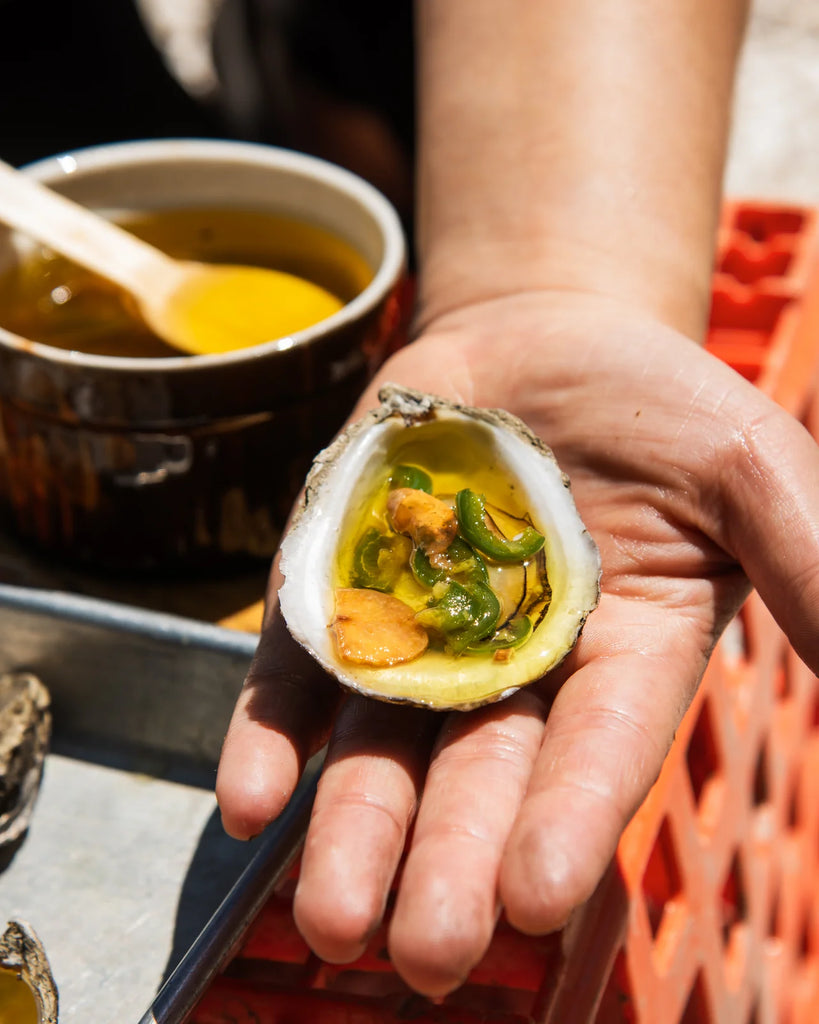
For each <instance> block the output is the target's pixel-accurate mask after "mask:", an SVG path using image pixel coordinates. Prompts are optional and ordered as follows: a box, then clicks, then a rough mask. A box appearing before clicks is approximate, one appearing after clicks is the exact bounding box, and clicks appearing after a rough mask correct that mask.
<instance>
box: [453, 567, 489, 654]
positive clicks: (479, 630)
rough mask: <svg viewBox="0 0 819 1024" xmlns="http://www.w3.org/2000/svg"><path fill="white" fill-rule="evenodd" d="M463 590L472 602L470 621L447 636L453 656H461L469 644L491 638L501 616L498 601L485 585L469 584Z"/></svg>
mask: <svg viewBox="0 0 819 1024" xmlns="http://www.w3.org/2000/svg"><path fill="white" fill-rule="evenodd" d="M464 589H465V590H466V591H467V593H468V594H469V596H470V598H471V601H472V620H471V622H470V623H469V624H468V625H466V626H464V627H463V628H461V629H455V630H453V631H451V632H450V633H448V634H447V636H446V644H447V647H448V648H449V649H450V650H451V651H452V652H453V654H462V653H463V652H464V651H465V650H466V649H467V648H468V647H469V645H470V644H473V643H475V642H476V641H478V640H483V639H485V638H486V637H488V636H491V635H492V633H494V632H495V629H496V627H497V625H498V619H499V618H500V616H501V605H500V601H499V600H498V598H497V596H496V595H495V593H494V591H492V590H491V589H490V588H489V587H488V586H487V585H486V584H485V583H470V584H469V585H468V586H466V587H464Z"/></svg>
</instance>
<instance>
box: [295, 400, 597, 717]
mask: <svg viewBox="0 0 819 1024" xmlns="http://www.w3.org/2000/svg"><path fill="white" fill-rule="evenodd" d="M448 427H451V429H452V430H457V432H458V436H459V438H463V437H464V432H466V436H468V439H469V447H470V449H471V452H472V454H473V456H474V458H475V459H476V460H477V462H479V463H483V464H484V465H492V464H498V463H499V464H501V465H502V466H503V468H504V473H505V474H506V475H507V476H509V477H511V478H512V479H514V480H515V481H516V483H517V487H518V488H519V490H520V491H521V492H522V493H523V495H524V499H523V501H524V504H525V506H526V508H527V509H528V510H529V512H530V514H531V515H532V518H533V520H534V523H535V526H536V527H537V528H538V529H539V530H540V531H541V532H542V533H544V535H545V536H546V538H547V539H546V557H547V567H548V573H549V582H550V585H551V587H552V602H551V605H550V607H549V611H548V612H547V614H546V617H545V618H544V620H543V621H542V622H541V624H540V625H539V627H538V628H537V630H536V631H535V633H534V634H533V636H532V637H531V638H530V640H529V641H528V642H527V643H526V644H525V645H524V646H523V647H521V648H520V649H519V650H517V651H515V652H514V655H513V657H512V658H511V659H510V660H509V661H507V662H497V661H494V660H493V659H492V658H491V657H487V656H481V657H475V656H469V655H462V656H460V657H457V658H455V657H452V656H450V655H447V654H444V653H443V652H438V651H432V650H429V651H427V652H426V653H425V654H424V655H422V656H421V657H420V658H417V659H416V660H415V661H412V662H409V663H406V664H402V665H395V666H391V667H388V668H372V667H368V666H359V665H353V664H349V663H347V662H344V661H342V660H340V659H339V657H338V655H337V653H336V649H335V643H334V639H333V633H332V630H331V629H330V628H329V625H330V622H331V621H332V618H333V600H334V598H333V586H334V582H333V572H334V565H335V563H336V558H337V552H338V548H339V544H340V542H341V541H342V537H343V535H344V532H345V524H347V523H349V522H351V521H355V520H357V519H358V518H359V516H360V514H361V511H362V510H363V508H364V507H366V505H367V504H368V503H369V501H370V498H371V495H372V494H373V493H374V492H375V491H376V490H377V489H378V487H379V486H380V485H381V483H382V482H383V480H384V477H385V474H386V473H388V472H389V469H390V467H392V466H393V465H395V464H396V462H400V461H401V457H400V449H401V448H402V447H404V446H405V445H406V443H407V442H408V441H409V442H412V443H413V444H415V443H416V442H417V441H419V440H421V441H424V440H425V439H428V442H429V446H430V452H431V457H432V458H434V459H436V460H440V459H441V458H444V459H446V457H447V456H446V450H447V443H446V438H447V429H448ZM459 447H460V449H463V447H464V445H463V442H462V441H460V440H459ZM333 454H334V455H335V454H336V453H333ZM318 461H322V456H319V460H318ZM281 569H282V572H283V574H284V576H285V583H284V585H283V587H282V589H281V591H280V601H281V608H282V613H283V615H284V617H285V620H286V622H287V625H288V628H289V629H290V632H291V633H292V634H293V636H295V637H296V639H297V640H298V641H299V642H300V643H301V644H302V645H304V646H305V647H306V648H307V649H308V650H309V651H310V652H311V653H312V654H313V656H314V657H315V658H316V659H317V660H318V661H319V662H320V663H321V664H322V665H323V666H324V667H325V668H326V669H327V670H328V671H329V672H331V673H332V674H333V675H335V676H336V677H337V678H338V679H339V681H340V682H342V683H343V684H345V685H347V686H350V687H352V688H354V689H356V690H358V691H360V692H363V693H366V694H369V695H372V696H376V697H381V698H385V699H390V700H404V701H408V702H411V703H414V704H422V705H427V706H430V707H438V708H453V707H463V708H465V707H469V706H473V705H475V704H480V703H485V702H487V701H489V700H496V699H499V698H501V697H503V696H505V695H507V694H508V693H510V692H511V691H513V690H515V689H517V688H519V687H520V686H522V685H524V684H526V683H528V682H531V681H532V680H534V679H536V678H539V677H540V676H541V675H543V674H544V673H545V672H547V671H548V670H549V669H550V668H553V667H554V666H555V665H556V664H557V663H558V662H560V661H561V660H562V659H563V657H564V656H565V655H566V653H568V651H569V650H570V649H571V648H572V646H573V645H574V642H575V639H576V637H577V634H578V632H579V630H580V628H581V627H582V624H583V622H584V621H585V619H586V616H587V615H588V613H589V612H590V611H591V610H592V609H593V608H594V606H595V605H596V603H597V598H598V593H599V576H600V562H599V555H598V552H597V548H596V546H595V544H594V542H593V541H592V540H591V538H590V537H589V535H588V533H587V532H586V530H585V528H584V526H583V524H582V522H581V520H580V518H579V516H578V514H577V510H576V508H575V504H574V500H573V498H572V495H571V492H570V491H569V489H568V486H567V484H566V482H565V478H564V476H563V474H562V472H561V470H560V469H559V467H558V466H557V464H556V462H555V461H554V459H553V458H551V457H550V455H548V454H546V453H544V452H542V451H540V450H539V449H537V448H536V447H534V446H533V445H532V444H531V442H530V441H529V440H528V439H527V438H526V436H525V435H519V434H517V433H516V432H515V431H514V430H512V429H510V428H508V427H506V426H505V425H496V424H494V423H492V424H490V423H487V422H484V421H482V420H480V419H476V418H473V417H470V416H468V415H465V414H463V413H459V412H458V411H456V410H452V411H449V410H446V409H444V410H440V409H438V410H436V418H435V420H434V421H433V422H432V423H428V422H422V423H419V424H417V425H412V426H406V425H405V422H404V421H403V419H401V418H400V417H399V416H392V417H390V418H389V419H387V420H385V421H383V422H381V423H377V424H375V425H373V426H369V427H367V428H366V429H364V430H362V431H360V432H358V433H356V434H354V435H353V436H352V437H351V438H350V440H349V443H348V444H347V445H346V446H345V447H344V448H343V450H342V452H341V453H340V454H338V455H336V457H335V458H334V459H333V460H332V461H330V462H325V463H324V472H323V475H322V477H321V479H320V482H319V483H318V484H317V486H316V488H315V490H313V491H312V492H311V493H310V495H309V502H308V505H307V507H306V508H305V509H304V511H303V513H302V515H301V516H300V518H299V519H298V520H297V522H296V523H295V525H294V527H293V528H292V529H291V531H290V532H289V534H288V535H287V536H286V538H285V540H284V542H283V545H282V560H281Z"/></svg>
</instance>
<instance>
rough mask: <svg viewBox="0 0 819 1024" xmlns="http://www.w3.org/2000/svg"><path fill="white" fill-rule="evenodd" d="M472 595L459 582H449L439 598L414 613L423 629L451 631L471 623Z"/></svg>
mask: <svg viewBox="0 0 819 1024" xmlns="http://www.w3.org/2000/svg"><path fill="white" fill-rule="evenodd" d="M473 606H474V601H473V599H472V595H471V594H470V593H469V591H468V590H467V589H466V587H462V586H461V584H460V583H454V582H451V583H449V584H448V585H447V586H446V589H445V591H444V594H443V596H442V597H441V598H440V600H438V601H436V602H435V603H434V604H431V605H430V606H429V607H428V608H422V609H421V611H420V612H417V613H416V615H415V618H416V621H418V622H419V623H420V624H421V625H422V626H423V627H424V629H435V630H437V631H438V632H439V633H451V632H452V631H453V630H457V629H461V628H462V627H464V626H467V625H471V624H472V621H473V618H474V615H475V609H474V607H473Z"/></svg>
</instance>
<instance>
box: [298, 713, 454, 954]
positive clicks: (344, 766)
mask: <svg viewBox="0 0 819 1024" xmlns="http://www.w3.org/2000/svg"><path fill="white" fill-rule="evenodd" d="M441 721H442V716H441V715H440V714H435V713H432V712H429V711H422V710H419V709H417V708H405V707H397V706H395V705H388V704H384V703H382V702H379V701H373V700H369V699H366V698H362V697H351V698H350V699H349V700H348V701H347V702H346V703H345V705H344V707H343V708H342V709H341V711H340V713H339V717H338V720H337V722H336V727H335V729H334V732H333V738H332V740H331V743H330V747H329V750H328V753H327V760H326V762H325V767H324V771H323V773H322V777H321V781H320V783H319V787H318V792H317V794H316V801H315V805H314V808H313V815H312V819H311V822H310V828H309V830H308V835H307V840H306V843H305V846H304V852H303V855H302V862H301V868H300V871H299V882H298V886H297V888H296V893H295V897H294V903H293V913H294V916H295V920H296V923H297V925H298V927H299V929H300V931H301V933H302V935H303V936H304V937H305V939H306V941H307V942H308V944H309V945H310V946H311V948H312V949H313V950H314V951H315V952H316V953H317V954H318V955H319V956H320V957H321V958H322V959H324V960H327V961H329V962H331V963H345V962H348V961H350V960H354V959H355V958H356V957H358V956H360V955H361V953H362V952H363V949H364V946H365V945H366V943H367V940H368V938H369V937H370V935H371V934H372V933H373V931H374V930H375V929H376V928H377V927H378V925H379V924H380V923H381V919H382V916H383V914H384V908H385V906H386V901H387V896H388V894H389V891H390V886H391V884H392V881H393V877H394V875H395V871H396V868H397V866H398V863H399V860H400V858H401V854H402V852H403V849H404V844H405V841H406V836H407V832H408V829H409V827H410V824H411V822H412V819H413V817H414V814H415V809H416V805H417V802H418V795H419V793H420V790H421V787H422V785H423V779H424V773H425V771H426V766H427V764H428V761H429V755H430V751H431V748H432V744H433V742H434V738H435V735H436V733H437V731H438V729H439V728H440V723H441Z"/></svg>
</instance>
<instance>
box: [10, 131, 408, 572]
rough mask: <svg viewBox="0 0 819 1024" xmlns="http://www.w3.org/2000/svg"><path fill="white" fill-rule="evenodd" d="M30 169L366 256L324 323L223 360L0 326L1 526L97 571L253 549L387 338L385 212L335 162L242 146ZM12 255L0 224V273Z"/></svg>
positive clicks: (97, 196) (390, 309) (272, 533)
mask: <svg viewBox="0 0 819 1024" xmlns="http://www.w3.org/2000/svg"><path fill="white" fill-rule="evenodd" d="M27 171H28V173H30V174H32V175H33V176H35V177H36V178H39V179H40V180H41V181H44V182H46V183H47V184H49V185H50V186H52V187H53V188H55V189H57V190H59V191H61V192H64V193H65V194H66V195H68V196H70V197H71V198H73V199H75V200H77V201H79V202H82V203H84V204H86V205H89V206H93V207H96V208H100V209H101V210H110V209H112V208H115V209H116V210H117V211H143V210H156V209H161V208H168V209H179V208H185V207H188V208H191V207H193V208H202V207H207V206H214V207H219V208H225V207H230V206H235V207H238V208H241V209H243V210H247V209H254V210H260V211H264V212H272V213H278V214H284V215H287V216H291V217H295V218H300V219H304V220H306V221H308V222H309V223H312V224H314V225H318V226H319V227H322V228H324V229H326V230H329V231H331V232H333V233H334V234H335V235H337V236H338V237H340V238H341V239H343V240H345V241H346V242H348V243H349V244H350V245H352V246H353V248H354V249H356V250H357V252H358V253H359V254H360V255H361V256H363V258H364V259H365V260H366V261H367V262H368V263H369V265H370V266H371V267H372V269H373V272H374V273H373V277H372V280H371V282H370V283H369V284H368V285H367V286H366V287H365V288H364V289H363V291H361V292H360V293H359V294H357V295H356V296H355V297H354V298H352V299H351V300H350V301H349V302H347V304H346V305H345V306H344V307H343V308H342V309H341V310H340V311H339V312H338V313H336V314H334V315H333V316H331V317H329V318H328V319H326V320H324V321H323V322H321V323H319V324H316V325H314V326H313V327H311V328H309V329H307V330H303V331H300V332H298V333H296V334H293V335H292V336H291V337H288V338H286V339H282V340H279V341H271V342H267V343H265V344H262V345H258V346H256V347H254V348H250V349H244V350H240V351H235V352H232V353H227V354H224V355H207V356H193V357H191V356H179V357H173V358H125V357H118V356H109V355H90V354H88V353H83V352H81V351H66V350H62V349H58V348H53V347H51V346H49V345H44V344H41V343H36V342H33V341H31V340H28V339H26V338H23V337H20V336H19V335H16V334H13V333H11V332H10V331H9V330H6V329H4V328H2V327H0V513H2V515H3V517H4V519H5V521H6V523H7V524H9V525H10V526H11V528H12V529H14V530H15V531H16V532H17V533H18V534H21V535H22V536H24V537H25V538H28V539H30V540H31V541H32V542H36V544H37V545H38V546H39V547H40V548H42V549H46V550H49V551H51V552H55V553H59V554H60V555H62V556H66V557H68V558H70V559H72V560H79V561H81V562H84V563H87V564H91V565H96V566H105V567H109V568H124V569H154V568H170V569H176V568H181V567H188V566H211V565H224V564H225V563H226V562H229V561H236V560H241V559H247V558H249V557H252V558H256V557H261V558H268V557H269V556H270V555H271V554H272V553H273V551H274V550H275V547H276V544H277V541H278V536H279V533H280V530H281V527H282V524H283V522H284V519H285V517H286V514H287V512H288V510H289V507H290V504H291V502H292V500H293V497H294V495H295V494H296V492H297V490H298V488H299V486H300V484H301V482H302V480H303V477H304V474H305V472H306V470H307V468H308V466H309V463H310V461H311V459H312V457H313V455H314V454H315V453H316V451H317V450H318V449H319V448H321V447H322V446H323V445H324V444H326V443H327V442H328V441H329V440H330V438H331V437H332V435H333V434H334V433H335V431H336V430H337V429H338V428H339V426H340V425H341V423H342V421H343V420H344V418H345V417H346V415H347V414H348V412H349V411H350V408H351V406H352V405H353V403H354V401H355V399H356V397H357V396H358V394H359V393H360V391H361V390H362V388H363V387H364V385H365V384H366V382H367V380H368V379H369V378H370V377H371V375H372V373H373V372H374V370H375V369H376V368H377V366H378V365H379V363H380V362H381V361H383V359H384V358H385V356H386V355H387V354H388V353H389V352H390V351H391V350H392V349H393V348H395V347H396V346H397V344H398V343H399V338H398V336H397V335H398V332H399V331H400V321H401V316H400V311H399V307H400V299H399V295H400V290H401V287H402V282H403V279H404V266H405V246H404V239H403V234H402V230H401V226H400V223H399V220H398V217H397V215H396V214H395V212H394V210H393V209H392V207H391V206H390V204H389V203H388V202H387V201H386V200H385V199H384V198H383V196H381V194H380V193H378V192H377V191H376V190H375V189H373V188H372V187H371V186H369V185H368V184H367V183H366V182H364V181H362V180H361V179H359V178H357V177H355V176H354V175H352V174H350V173H348V172H347V171H344V170H342V169H340V168H338V167H335V166H333V165H330V164H327V163H326V162H323V161H320V160H316V159H313V158H311V157H307V156H303V155H301V154H297V153H293V152H289V151H284V150H278V149H274V148H271V147H266V146H257V145H254V144H246V143H234V142H217V141H198V140H172V141H146V142H133V143H121V144H116V145H110V146H102V147H97V148H92V149H86V150H82V151H78V152H75V153H72V154H65V155H63V156H60V157H56V158H53V159H49V160H45V161H42V162H39V163H37V164H35V165H32V166H30V167H29V168H27ZM16 258H17V256H16V250H15V246H14V244H13V238H12V236H11V235H10V233H9V232H5V231H3V232H2V234H0V272H1V271H2V270H3V268H4V267H6V268H7V267H8V266H9V262H10V261H12V260H15V259H16ZM0 323H2V311H0Z"/></svg>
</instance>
